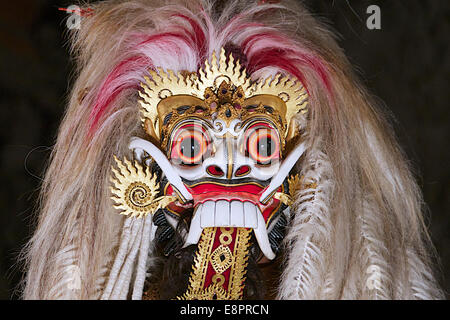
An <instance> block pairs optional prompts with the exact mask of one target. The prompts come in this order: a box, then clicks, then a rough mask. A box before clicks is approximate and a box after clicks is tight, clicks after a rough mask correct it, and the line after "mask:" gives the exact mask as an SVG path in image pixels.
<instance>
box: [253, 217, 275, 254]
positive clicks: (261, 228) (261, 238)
mask: <svg viewBox="0 0 450 320" xmlns="http://www.w3.org/2000/svg"><path fill="white" fill-rule="evenodd" d="M257 216H258V226H257V227H256V228H254V229H253V231H254V232H255V237H256V240H257V241H258V244H259V248H260V249H261V251H262V253H264V255H265V256H266V257H267V259H269V260H273V258H275V253H274V252H273V251H272V247H271V246H270V243H269V236H268V235H267V229H266V222H265V221H264V217H263V216H262V213H261V211H260V210H259V208H257Z"/></svg>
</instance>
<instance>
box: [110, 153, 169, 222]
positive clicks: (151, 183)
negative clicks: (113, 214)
mask: <svg viewBox="0 0 450 320" xmlns="http://www.w3.org/2000/svg"><path fill="white" fill-rule="evenodd" d="M114 160H115V162H116V165H117V168H118V169H116V168H115V167H114V166H112V167H111V171H112V172H113V173H114V176H115V177H114V176H111V179H110V181H111V183H112V186H111V187H110V190H111V193H112V194H113V195H112V196H111V199H112V200H113V201H114V202H115V203H116V204H115V205H114V208H116V209H117V210H120V214H122V215H126V216H129V217H138V218H142V217H145V216H147V215H148V214H149V213H154V212H156V211H157V210H158V209H159V208H165V207H166V206H167V205H168V204H169V203H171V202H173V201H175V200H176V197H173V196H161V197H158V198H157V195H158V193H159V183H158V182H156V180H157V176H156V174H153V175H152V173H151V171H150V168H149V167H145V169H144V167H143V166H142V165H141V164H139V162H137V161H134V162H133V163H132V162H131V161H129V160H128V159H126V158H125V159H124V161H123V162H122V161H121V160H119V159H118V158H117V157H116V156H114Z"/></svg>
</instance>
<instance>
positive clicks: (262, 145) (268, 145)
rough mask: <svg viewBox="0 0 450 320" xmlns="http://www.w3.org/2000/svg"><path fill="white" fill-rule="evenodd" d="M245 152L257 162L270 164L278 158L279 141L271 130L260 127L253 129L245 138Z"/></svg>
mask: <svg viewBox="0 0 450 320" xmlns="http://www.w3.org/2000/svg"><path fill="white" fill-rule="evenodd" d="M247 152H248V154H249V156H250V157H251V158H252V159H253V160H255V161H256V162H257V163H258V164H270V162H271V161H272V160H275V159H278V158H279V154H280V142H279V139H278V136H277V134H276V133H275V132H274V131H273V130H269V129H265V128H260V129H256V130H255V131H253V132H252V133H251V134H250V136H249V137H248V140H247Z"/></svg>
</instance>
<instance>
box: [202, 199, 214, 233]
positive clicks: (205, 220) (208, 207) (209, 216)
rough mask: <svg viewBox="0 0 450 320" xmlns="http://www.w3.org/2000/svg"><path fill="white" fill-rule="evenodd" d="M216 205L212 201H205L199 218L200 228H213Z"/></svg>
mask: <svg viewBox="0 0 450 320" xmlns="http://www.w3.org/2000/svg"><path fill="white" fill-rule="evenodd" d="M215 208H216V203H215V202H214V201H206V202H205V203H203V208H202V212H201V217H200V225H201V227H202V228H208V227H214V212H215Z"/></svg>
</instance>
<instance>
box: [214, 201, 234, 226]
mask: <svg viewBox="0 0 450 320" xmlns="http://www.w3.org/2000/svg"><path fill="white" fill-rule="evenodd" d="M214 224H215V226H216V227H228V226H229V225H230V203H229V202H228V201H225V200H220V201H217V202H216V212H215V219H214Z"/></svg>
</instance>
